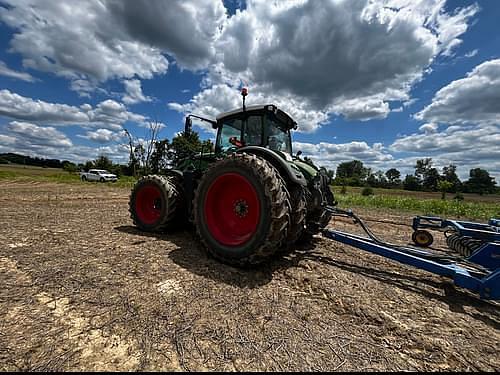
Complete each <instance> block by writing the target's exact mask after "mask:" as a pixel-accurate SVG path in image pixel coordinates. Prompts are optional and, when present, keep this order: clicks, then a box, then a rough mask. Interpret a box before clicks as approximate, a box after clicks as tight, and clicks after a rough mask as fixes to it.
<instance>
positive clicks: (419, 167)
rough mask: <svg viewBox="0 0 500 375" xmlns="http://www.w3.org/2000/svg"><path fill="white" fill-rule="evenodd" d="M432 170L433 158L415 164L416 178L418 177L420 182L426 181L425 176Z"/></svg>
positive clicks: (420, 160)
mask: <svg viewBox="0 0 500 375" xmlns="http://www.w3.org/2000/svg"><path fill="white" fill-rule="evenodd" d="M431 168H432V158H425V159H419V160H417V162H416V164H415V177H417V178H418V179H419V180H420V181H423V180H424V179H425V175H426V174H427V173H428V171H429V169H431Z"/></svg>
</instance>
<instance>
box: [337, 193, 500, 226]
mask: <svg viewBox="0 0 500 375" xmlns="http://www.w3.org/2000/svg"><path fill="white" fill-rule="evenodd" d="M335 198H336V199H337V201H338V202H339V206H340V207H342V208H350V207H368V208H380V209H392V210H398V211H409V212H413V213H415V214H420V215H428V216H444V217H450V218H451V217H454V218H468V219H474V220H476V219H479V220H482V221H487V220H488V219H490V218H492V217H500V204H498V203H496V202H492V203H486V202H467V201H454V200H452V199H448V200H442V199H422V198H420V199H419V198H416V197H408V196H406V197H405V196H396V195H380V194H379V195H372V196H363V195H360V194H355V193H354V194H353V193H347V194H335Z"/></svg>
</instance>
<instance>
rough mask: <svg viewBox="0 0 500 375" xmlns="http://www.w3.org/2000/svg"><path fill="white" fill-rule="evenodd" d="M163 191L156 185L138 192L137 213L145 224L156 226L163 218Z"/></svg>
mask: <svg viewBox="0 0 500 375" xmlns="http://www.w3.org/2000/svg"><path fill="white" fill-rule="evenodd" d="M161 207H162V199H161V191H160V189H158V187H156V186H154V185H145V186H143V187H141V188H140V189H139V190H138V191H137V195H136V198H135V212H136V213H137V217H138V218H139V220H140V221H141V222H142V223H144V224H154V223H155V222H157V221H158V220H159V219H160V216H161Z"/></svg>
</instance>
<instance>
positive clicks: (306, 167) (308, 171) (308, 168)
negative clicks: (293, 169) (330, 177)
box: [293, 159, 319, 180]
mask: <svg viewBox="0 0 500 375" xmlns="http://www.w3.org/2000/svg"><path fill="white" fill-rule="evenodd" d="M293 163H294V164H295V165H296V166H297V167H298V168H299V169H300V171H301V172H302V174H303V175H304V177H305V178H306V179H307V180H309V179H312V178H314V177H315V176H316V175H317V174H318V171H319V170H318V168H316V167H315V166H313V165H311V164H308V163H306V162H305V161H303V160H299V159H296V160H294V161H293Z"/></svg>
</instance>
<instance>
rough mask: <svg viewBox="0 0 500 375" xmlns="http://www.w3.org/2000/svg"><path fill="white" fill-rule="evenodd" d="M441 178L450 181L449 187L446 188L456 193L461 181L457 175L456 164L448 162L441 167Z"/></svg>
mask: <svg viewBox="0 0 500 375" xmlns="http://www.w3.org/2000/svg"><path fill="white" fill-rule="evenodd" d="M442 178H443V180H445V181H447V182H449V183H451V188H449V189H448V191H449V192H451V193H456V192H457V191H459V190H460V188H461V185H462V182H461V181H460V179H459V178H458V176H457V166H456V165H453V164H450V165H448V166H445V167H443V176H442Z"/></svg>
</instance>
